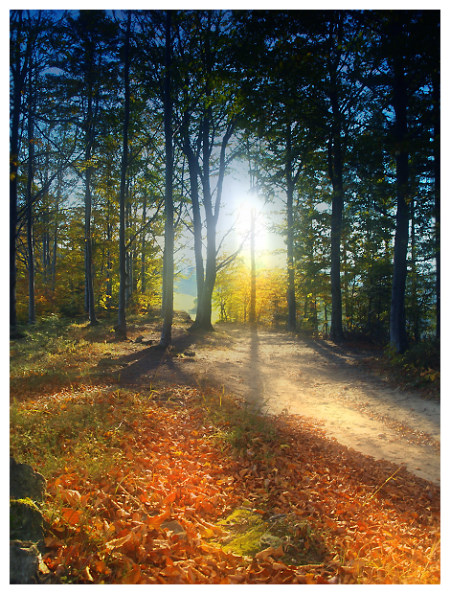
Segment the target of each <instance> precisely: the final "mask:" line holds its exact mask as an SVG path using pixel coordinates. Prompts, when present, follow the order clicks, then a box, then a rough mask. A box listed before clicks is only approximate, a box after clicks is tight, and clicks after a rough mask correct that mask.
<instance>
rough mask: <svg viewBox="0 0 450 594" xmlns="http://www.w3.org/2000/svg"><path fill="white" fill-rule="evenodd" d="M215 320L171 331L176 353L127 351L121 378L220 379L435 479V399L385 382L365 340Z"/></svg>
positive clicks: (273, 410) (264, 407)
mask: <svg viewBox="0 0 450 594" xmlns="http://www.w3.org/2000/svg"><path fill="white" fill-rule="evenodd" d="M218 328H219V329H218V331H216V333H214V334H212V335H210V336H205V335H202V336H196V335H195V334H193V335H189V334H183V333H179V332H178V333H177V332H176V336H177V338H176V339H175V345H176V348H177V349H178V351H179V352H178V354H177V356H175V357H168V358H165V359H160V358H159V357H157V358H156V359H155V358H154V357H153V353H154V351H153V350H152V348H148V349H145V350H139V351H132V352H130V353H129V354H128V355H127V356H125V357H121V359H120V361H122V362H123V361H126V363H127V367H126V369H125V370H124V371H123V372H122V373H121V381H122V382H124V383H131V384H142V383H148V382H149V381H151V382H153V383H155V382H157V383H158V382H159V383H167V382H171V383H174V384H177V383H184V384H187V385H193V386H202V385H211V384H213V385H215V386H216V387H219V388H222V387H224V388H225V389H226V390H227V391H229V392H231V393H233V394H235V395H237V396H239V397H242V398H244V399H245V400H246V402H247V403H248V404H249V405H251V406H252V407H254V408H256V409H258V410H260V411H261V412H265V413H268V414H279V413H281V412H287V413H289V414H291V415H301V416H302V417H306V418H308V419H309V420H312V421H314V422H316V423H318V424H320V426H322V427H323V429H324V430H325V432H326V434H327V435H328V436H329V437H330V438H333V439H335V440H337V441H338V442H339V443H341V444H342V445H345V446H347V447H349V448H352V449H355V450H357V451H359V452H361V453H363V454H366V455H369V456H373V457H374V458H376V459H380V460H388V461H390V462H393V463H395V464H397V465H403V466H405V467H406V469H407V470H408V471H409V472H411V473H412V474H415V475H417V476H419V477H422V478H424V479H426V480H429V481H432V482H434V483H436V484H439V483H440V403H439V400H438V399H437V398H429V397H428V398H424V395H423V394H422V393H420V392H418V391H411V390H405V389H403V388H401V387H400V386H399V385H395V384H393V383H391V382H390V381H389V375H388V374H389V372H388V370H385V372H384V375H385V377H383V376H382V375H380V373H379V370H377V372H375V371H374V370H373V369H372V368H371V367H370V363H371V361H372V359H373V355H374V351H373V349H372V348H370V347H369V346H367V347H366V349H364V348H361V347H360V346H358V347H355V346H353V347H352V346H338V345H336V344H334V343H332V342H329V341H325V340H314V339H308V338H298V337H294V336H292V335H289V334H288V333H286V332H274V331H267V330H264V329H258V328H255V329H252V330H251V329H250V328H249V327H248V326H232V325H222V326H220V325H219V326H218ZM148 338H150V339H152V338H153V339H154V340H155V342H156V341H157V338H158V336H157V335H156V336H155V335H154V334H152V333H150V334H149V335H146V339H148ZM131 348H133V347H131ZM180 349H181V350H180ZM183 349H184V350H183ZM186 353H187V354H186ZM189 354H191V356H189Z"/></svg>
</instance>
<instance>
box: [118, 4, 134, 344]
mask: <svg viewBox="0 0 450 594" xmlns="http://www.w3.org/2000/svg"><path fill="white" fill-rule="evenodd" d="M130 28H131V12H129V13H128V19H127V29H126V36H125V68H124V94H125V105H124V118H123V143H122V164H121V170H120V197H119V209H120V214H119V278H120V285H119V311H118V320H117V326H116V327H115V331H116V335H117V337H118V338H119V339H121V340H125V339H126V337H127V322H126V311H125V308H126V280H127V275H126V248H125V192H126V179H127V166H128V126H129V121H130Z"/></svg>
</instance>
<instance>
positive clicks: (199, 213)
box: [10, 10, 440, 353]
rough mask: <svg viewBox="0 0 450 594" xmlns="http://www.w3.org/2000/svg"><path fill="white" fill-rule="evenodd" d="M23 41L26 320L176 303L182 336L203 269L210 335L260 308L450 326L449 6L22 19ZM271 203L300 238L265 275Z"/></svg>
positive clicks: (19, 69)
mask: <svg viewBox="0 0 450 594" xmlns="http://www.w3.org/2000/svg"><path fill="white" fill-rule="evenodd" d="M10 32H11V40H10V48H11V57H10V67H11V76H10V80H11V110H10V146H11V160H10V190H11V191H10V215H11V217H10V272H11V276H10V326H11V330H12V331H13V332H15V331H16V328H17V324H21V323H26V322H31V323H33V321H34V320H35V319H36V317H42V316H45V315H48V314H50V313H57V314H60V315H62V316H68V317H72V318H73V317H79V316H86V317H87V318H88V319H89V321H90V323H91V324H95V323H96V322H97V320H98V318H99V317H100V318H101V317H102V316H109V317H110V316H117V326H116V331H117V333H118V335H122V336H126V315H127V312H134V313H139V312H142V313H145V312H149V311H154V312H158V311H162V312H163V319H164V330H163V331H162V341H163V342H167V343H168V342H170V326H171V316H172V310H173V292H174V282H175V290H176V286H177V285H176V283H177V280H179V279H182V278H183V274H185V271H186V270H189V271H190V272H189V275H190V276H191V277H192V283H191V285H192V286H195V306H194V310H193V312H192V315H193V316H194V317H195V324H196V325H197V326H199V327H201V328H210V327H211V324H212V320H214V319H217V318H219V319H221V320H230V321H240V322H246V321H249V319H250V310H251V309H252V308H253V316H254V317H255V319H256V320H257V321H259V322H261V323H263V324H269V325H284V326H285V327H287V328H288V329H289V330H290V331H295V330H299V331H302V330H305V331H308V332H312V333H316V334H322V335H325V336H330V337H331V338H332V339H333V340H336V341H340V340H342V339H344V337H345V336H352V335H359V336H364V337H368V338H370V339H372V340H374V341H375V342H377V343H379V344H384V345H386V344H391V346H392V348H393V349H394V350H395V351H396V352H400V353H401V352H403V351H405V349H406V348H407V346H408V345H410V344H412V343H417V342H420V341H430V340H436V339H439V327H440V251H439V245H440V244H439V223H440V196H439V188H440V152H439V151H440V104H439V97H440V86H439V84H440V82H439V81H440V55H439V52H440V38H439V33H440V32H439V12H438V11H292V12H289V11H220V10H213V11H174V12H171V11H168V12H167V13H164V12H160V11H12V12H11V23H10ZM228 179H232V180H233V179H234V180H235V185H234V186H231V192H230V190H229V189H228V190H227V187H228V186H227V180H228ZM233 188H234V194H233ZM236 188H237V193H236ZM246 200H247V202H248V205H250V206H249V207H248V208H247V210H246V211H245V209H244V210H242V209H241V212H240V215H239V214H238V215H237V216H240V219H241V224H240V225H239V226H237V225H236V220H237V219H236V218H234V219H233V216H235V215H236V212H237V206H236V205H237V203H238V205H239V203H240V206H242V203H243V202H245V201H246ZM233 205H234V207H233ZM252 205H253V206H252ZM233 208H234V211H233V213H232V216H231V217H228V219H226V216H225V214H226V213H227V212H231V211H230V209H231V210H233ZM251 209H253V212H254V213H255V212H256V213H257V214H256V215H255V216H256V217H257V218H258V217H259V218H260V221H261V222H260V225H262V226H263V227H264V228H265V229H269V230H270V232H271V233H272V234H273V235H278V236H279V237H280V239H281V241H279V242H278V244H277V251H278V253H279V256H278V259H277V260H272V264H270V260H268V259H267V258H266V259H264V258H263V257H262V256H263V253H262V252H263V251H265V255H266V256H267V253H268V251H270V245H267V246H264V244H263V242H262V241H261V238H260V239H259V240H258V242H257V243H256V249H255V246H254V252H256V254H254V255H256V263H255V262H254V266H253V269H254V271H253V273H252V272H251V265H250V264H249V261H248V258H244V257H243V255H244V254H245V253H247V252H248V251H249V249H250V243H251V241H250V239H251V238H250V235H251V221H250V218H251V212H250V210H251ZM258 211H259V212H258ZM260 213H262V214H260ZM242 219H247V224H246V225H245V224H242ZM226 220H228V221H229V223H227V222H226ZM233 227H234V228H233ZM261 229H262V228H261ZM261 229H260V230H259V231H257V233H256V234H257V235H259V234H261V235H262V237H264V229H262V230H261ZM253 244H254V242H253ZM254 259H255V258H254ZM273 262H275V264H274V263H273ZM252 277H254V280H253V281H252ZM252 282H253V285H252ZM252 286H253V294H252V290H251V287H252ZM252 300H253V302H254V305H251V303H250V302H251V301H252ZM212 316H213V317H212ZM214 316H215V317H214ZM163 335H164V336H163Z"/></svg>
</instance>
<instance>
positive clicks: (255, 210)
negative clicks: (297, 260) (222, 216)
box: [236, 193, 270, 256]
mask: <svg viewBox="0 0 450 594" xmlns="http://www.w3.org/2000/svg"><path fill="white" fill-rule="evenodd" d="M252 216H253V217H254V225H255V252H256V254H257V255H259V256H261V255H262V254H263V252H265V251H267V249H269V247H270V246H269V245H268V233H267V221H266V216H265V213H264V209H263V204H262V202H261V200H258V197H257V196H255V195H254V194H250V193H248V194H244V195H243V196H242V197H240V198H239V205H238V212H237V223H236V233H237V235H238V241H240V242H242V241H243V240H244V238H246V241H245V244H244V249H245V248H247V249H250V233H251V225H252Z"/></svg>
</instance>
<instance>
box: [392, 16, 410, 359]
mask: <svg viewBox="0 0 450 594" xmlns="http://www.w3.org/2000/svg"><path fill="white" fill-rule="evenodd" d="M396 26H397V27H398V28H400V26H401V25H399V24H396ZM397 31H398V30H396V32H397ZM400 60H401V57H400V58H399V57H397V56H395V57H394V60H393V75H394V78H393V105H394V110H395V126H394V135H395V145H396V156H395V160H396V169H397V187H396V194H397V214H396V227H395V240H394V273H393V278H392V298H391V314H390V343H391V345H392V346H393V348H394V349H395V350H396V352H398V353H403V352H404V351H405V350H406V347H407V336H406V314H405V289H406V276H407V253H408V236H409V206H408V182H409V171H408V151H407V142H406V141H407V134H408V124H407V88H406V81H405V72H404V68H403V65H402V64H401V62H400Z"/></svg>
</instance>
